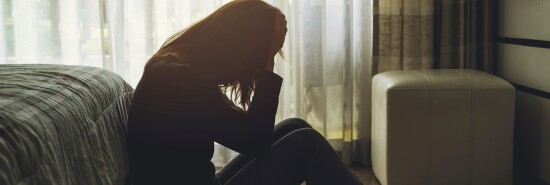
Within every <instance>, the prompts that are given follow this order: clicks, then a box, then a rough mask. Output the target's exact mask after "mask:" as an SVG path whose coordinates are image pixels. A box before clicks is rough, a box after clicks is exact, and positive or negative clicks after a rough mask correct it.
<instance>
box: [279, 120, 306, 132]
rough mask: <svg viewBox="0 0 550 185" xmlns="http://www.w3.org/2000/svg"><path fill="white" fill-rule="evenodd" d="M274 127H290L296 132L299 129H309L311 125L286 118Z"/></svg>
mask: <svg viewBox="0 0 550 185" xmlns="http://www.w3.org/2000/svg"><path fill="white" fill-rule="evenodd" d="M276 127H277V128H287V127H291V128H295V130H296V129H300V128H311V125H309V123H307V121H305V120H303V119H300V118H288V119H285V120H283V121H281V122H280V123H278V124H277V125H276Z"/></svg>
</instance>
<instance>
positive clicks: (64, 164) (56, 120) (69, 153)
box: [0, 65, 133, 185]
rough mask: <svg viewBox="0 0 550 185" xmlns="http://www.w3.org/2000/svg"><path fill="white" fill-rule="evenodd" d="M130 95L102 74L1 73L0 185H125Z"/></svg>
mask: <svg viewBox="0 0 550 185" xmlns="http://www.w3.org/2000/svg"><path fill="white" fill-rule="evenodd" d="M132 92H133V90H132V88H131V87H130V86H129V85H128V84H126V82H124V80H123V79H122V78H121V77H120V76H118V75H116V74H114V73H112V72H109V71H107V70H103V69H100V68H95V67H84V66H64V65H0V185H27V184H29V185H30V184H40V185H49V184H52V185H53V184H55V185H78V184H89V185H101V184H124V178H125V177H126V173H127V169H128V161H127V157H126V149H125V147H124V145H125V143H124V137H125V133H126V121H127V113H128V109H129V106H130V101H131V98H132Z"/></svg>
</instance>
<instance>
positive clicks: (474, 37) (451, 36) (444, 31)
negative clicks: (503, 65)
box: [434, 0, 496, 73]
mask: <svg viewBox="0 0 550 185" xmlns="http://www.w3.org/2000/svg"><path fill="white" fill-rule="evenodd" d="M495 4H496V0H434V11H435V12H434V68H436V69H438V68H466V69H478V70H482V71H486V72H489V73H494V65H495V64H494V63H495V58H494V55H493V53H494V50H495V44H494V41H495V29H496V19H495V15H496V14H495V11H496V7H495Z"/></svg>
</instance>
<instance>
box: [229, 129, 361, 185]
mask: <svg viewBox="0 0 550 185" xmlns="http://www.w3.org/2000/svg"><path fill="white" fill-rule="evenodd" d="M303 181H306V182H307V184H308V185H319V184H327V185H329V184H330V185H332V184H346V185H355V184H361V182H360V181H359V180H358V179H357V178H356V177H355V176H354V175H353V174H352V173H351V172H350V171H349V169H347V167H346V166H345V165H344V164H343V163H342V161H341V160H340V158H339V157H338V155H337V154H336V152H335V151H334V150H333V149H332V147H331V146H330V145H329V143H328V142H327V141H326V140H325V138H324V137H323V136H322V135H321V134H319V133H318V132H317V131H315V130H313V129H310V128H304V129H299V130H295V131H293V132H291V133H290V134H287V135H286V136H284V137H283V138H281V139H280V140H279V141H277V142H276V143H275V144H274V145H273V146H272V147H271V150H270V152H269V153H268V154H267V155H265V156H262V157H259V158H255V159H253V160H252V161H251V162H249V163H248V164H247V165H246V166H244V167H243V168H242V169H241V170H240V171H238V172H237V174H235V175H234V176H233V177H232V178H230V179H229V180H228V181H227V183H225V184H224V185H247V184H295V185H299V184H300V183H302V182H303Z"/></svg>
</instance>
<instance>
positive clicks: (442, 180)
mask: <svg viewBox="0 0 550 185" xmlns="http://www.w3.org/2000/svg"><path fill="white" fill-rule="evenodd" d="M372 84H373V87H372V90H373V93H372V102H373V103H372V110H373V115H372V165H373V170H374V173H375V174H376V177H378V179H379V180H380V183H382V184H383V185H453V184H460V185H493V184H494V185H511V184H512V147H513V129H514V96H515V90H514V87H513V86H512V85H510V84H509V83H508V82H506V81H504V80H502V79H500V78H498V77H496V76H493V75H490V74H487V73H484V72H480V71H475V70H423V71H391V72H385V73H381V74H378V75H376V76H374V78H373V80H372Z"/></svg>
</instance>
